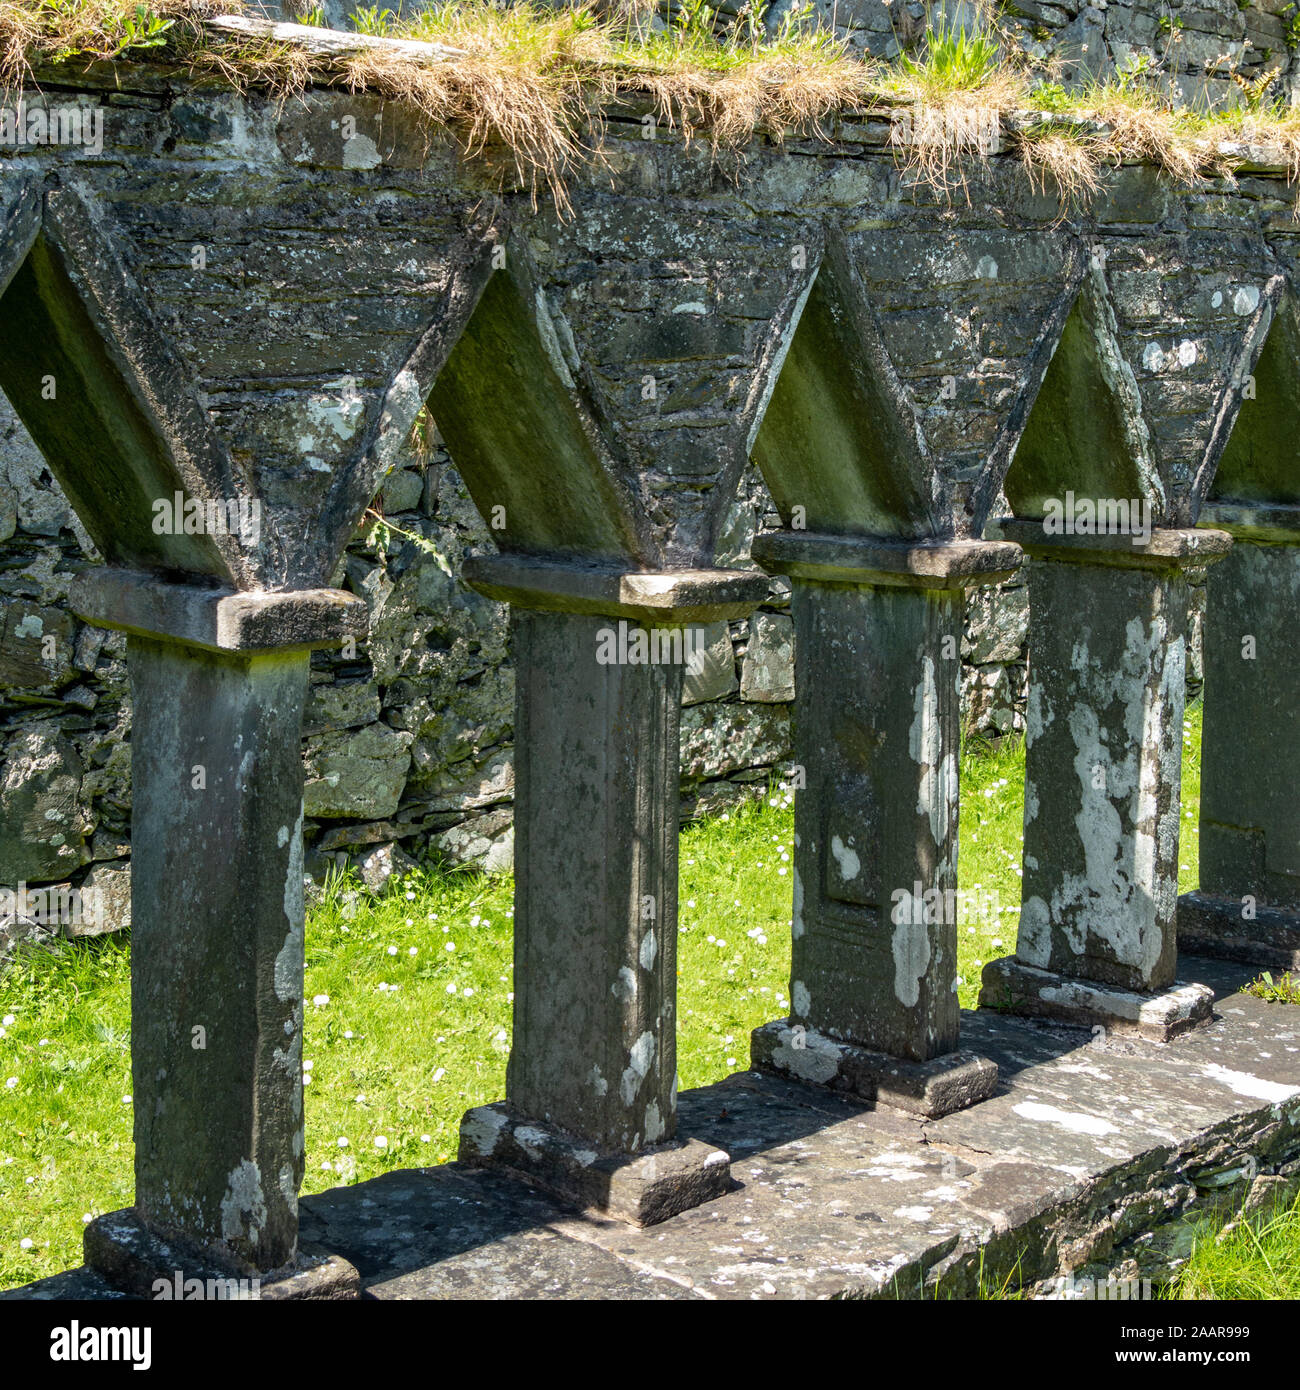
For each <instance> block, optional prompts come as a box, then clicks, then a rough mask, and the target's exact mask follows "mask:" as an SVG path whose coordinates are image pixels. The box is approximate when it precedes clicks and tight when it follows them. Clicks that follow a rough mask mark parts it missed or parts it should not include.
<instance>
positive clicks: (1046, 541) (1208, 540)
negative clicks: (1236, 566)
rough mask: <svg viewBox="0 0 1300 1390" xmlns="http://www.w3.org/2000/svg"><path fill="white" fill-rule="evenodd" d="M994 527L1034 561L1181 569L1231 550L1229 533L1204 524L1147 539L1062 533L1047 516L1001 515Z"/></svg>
mask: <svg viewBox="0 0 1300 1390" xmlns="http://www.w3.org/2000/svg"><path fill="white" fill-rule="evenodd" d="M990 529H991V530H995V531H996V533H997V534H998V535H1000V536H1003V537H1005V538H1006V539H1007V540H1010V541H1015V543H1016V544H1017V545H1019V546H1020V547H1021V548H1022V549H1023V550H1024V552H1025V553H1026V554H1027V555H1031V556H1033V557H1034V558H1035V559H1040V560H1058V561H1062V562H1065V563H1072V564H1082V565H1098V566H1110V567H1112V568H1117V569H1154V570H1177V569H1184V568H1188V567H1191V566H1195V565H1209V564H1213V563H1214V561H1216V560H1222V559H1223V557H1224V556H1225V555H1226V554H1227V553H1228V551H1230V550H1231V549H1232V537H1231V536H1230V535H1228V533H1227V532H1226V531H1214V530H1209V529H1204V528H1200V527H1176V526H1160V527H1153V528H1152V529H1151V532H1150V534H1149V535H1148V537H1147V538H1146V539H1145V540H1143V539H1142V538H1141V537H1139V536H1135V535H1126V534H1117V533H1114V532H1110V533H1106V534H1102V535H1062V534H1060V533H1059V532H1051V531H1048V530H1046V529H1045V522H1044V521H1043V520H1042V519H1039V518H1031V517H1001V518H999V519H998V520H997V521H996V522H991V523H990Z"/></svg>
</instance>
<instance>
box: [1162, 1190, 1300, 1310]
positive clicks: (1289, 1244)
mask: <svg viewBox="0 0 1300 1390" xmlns="http://www.w3.org/2000/svg"><path fill="white" fill-rule="evenodd" d="M1165 1296H1166V1297H1168V1298H1177V1299H1197V1300H1201V1299H1216V1300H1217V1299H1288V1300H1290V1299H1296V1298H1300V1197H1297V1198H1296V1199H1295V1200H1294V1201H1293V1202H1291V1203H1289V1204H1287V1205H1282V1206H1280V1209H1278V1208H1277V1207H1275V1208H1274V1210H1273V1211H1272V1212H1271V1213H1270V1212H1265V1213H1262V1214H1260V1215H1257V1216H1254V1217H1245V1218H1242V1219H1239V1220H1234V1221H1230V1222H1229V1223H1228V1224H1227V1225H1226V1226H1218V1227H1216V1226H1215V1225H1214V1224H1212V1223H1207V1225H1206V1226H1205V1227H1204V1228H1203V1230H1202V1231H1201V1233H1200V1234H1199V1235H1198V1237H1197V1239H1196V1242H1195V1244H1194V1245H1193V1247H1192V1253H1191V1255H1190V1256H1189V1258H1188V1260H1187V1263H1186V1265H1184V1266H1183V1268H1182V1269H1181V1270H1180V1271H1179V1274H1178V1277H1177V1278H1176V1279H1175V1280H1174V1282H1173V1284H1172V1285H1171V1286H1170V1288H1169V1289H1168V1291H1167V1292H1166V1294H1165Z"/></svg>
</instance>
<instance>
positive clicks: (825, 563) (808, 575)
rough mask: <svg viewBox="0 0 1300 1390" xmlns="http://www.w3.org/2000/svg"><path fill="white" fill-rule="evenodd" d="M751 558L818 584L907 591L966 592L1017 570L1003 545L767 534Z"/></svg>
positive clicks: (1011, 548)
mask: <svg viewBox="0 0 1300 1390" xmlns="http://www.w3.org/2000/svg"><path fill="white" fill-rule="evenodd" d="M753 554H754V559H755V560H756V561H757V562H758V563H759V564H760V565H762V566H763V568H764V569H766V570H770V571H771V572H772V573H773V574H785V575H789V576H790V578H792V579H804V580H811V581H813V582H816V583H822V584H854V585H858V586H860V587H873V588H874V587H889V588H900V587H901V588H911V589H966V588H974V587H978V586H980V585H987V584H998V583H1001V582H1002V580H1004V579H1009V578H1010V577H1011V576H1012V575H1013V574H1014V573H1015V572H1016V570H1017V569H1019V568H1020V561H1021V554H1020V547H1019V546H1018V545H1014V544H1012V543H1010V542H1008V541H980V540H911V541H897V540H886V539H883V538H881V537H879V536H830V535H825V534H820V533H816V532H809V531H771V532H768V533H767V534H766V535H761V536H757V537H755V539H754V545H753Z"/></svg>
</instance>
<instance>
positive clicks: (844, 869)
mask: <svg viewBox="0 0 1300 1390" xmlns="http://www.w3.org/2000/svg"><path fill="white" fill-rule="evenodd" d="M831 856H832V857H833V858H834V860H835V862H836V864H838V865H839V869H840V877H841V878H842V879H843V880H844V881H845V882H846V883H847V882H848V881H849V880H850V879H854V878H857V876H858V874H859V873H860V872H861V870H862V861H861V860H860V859H859V858H858V855H857V851H856V850H853V849H851V848H850V847H849V846H848V845H846V844H845V843H844V841H843V840H841V839H840V837H839V836H838V835H832V836H831Z"/></svg>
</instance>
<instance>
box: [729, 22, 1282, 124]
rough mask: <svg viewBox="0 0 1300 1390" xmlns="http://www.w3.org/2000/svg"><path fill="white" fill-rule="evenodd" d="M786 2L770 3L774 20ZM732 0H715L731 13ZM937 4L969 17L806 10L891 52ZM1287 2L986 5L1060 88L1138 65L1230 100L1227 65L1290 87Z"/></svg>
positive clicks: (1198, 94)
mask: <svg viewBox="0 0 1300 1390" xmlns="http://www.w3.org/2000/svg"><path fill="white" fill-rule="evenodd" d="M791 3H793V0H778V3H777V4H775V5H774V6H773V7H772V13H773V15H774V17H775V18H776V19H777V22H779V15H780V13H781V12H782V11H785V10H788V9H789V8H790V6H791ZM739 6H740V0H723V3H722V5H721V6H720V8H721V9H722V10H723V11H724V12H729V13H734V12H735V11H736V10H737V9H738V8H739ZM940 9H947V11H948V12H949V14H950V15H951V17H952V19H953V21H954V22H955V23H958V24H961V23H963V22H965V23H969V22H970V19H969V16H970V14H971V13H972V11H973V9H974V6H972V5H970V4H968V3H965V0H957V2H956V3H952V0H950V3H948V4H947V5H946V6H941V5H926V4H924V3H922V0H907V2H906V3H905V2H904V0H814V11H815V13H817V14H818V15H820V16H821V17H822V19H823V20H824V21H825V23H826V24H827V25H828V26H829V25H832V24H833V25H834V27H835V28H836V30H837V31H838V32H839V33H840V34H842V35H843V36H844V37H845V38H847V39H848V41H849V42H850V43H851V44H852V45H853V47H854V48H855V49H857V50H858V51H860V52H862V53H863V54H871V55H874V56H877V57H885V58H892V57H894V56H896V55H897V54H898V53H899V52H900V51H902V50H903V49H904V48H905V47H908V46H910V45H911V44H913V43H914V41H915V40H916V38H917V37H918V36H919V35H921V34H923V33H924V31H925V25H926V16H927V13H933V12H937V11H939V10H940ZM1295 13H1296V12H1295V7H1294V5H1292V4H1290V3H1289V0H1249V3H1246V4H1238V3H1237V0H1130V2H1127V3H1126V2H1124V0H1007V2H1006V3H1005V4H1002V5H998V6H995V7H994V14H995V16H996V20H997V23H998V25H999V27H1000V28H1001V30H1002V31H1003V33H1004V34H1005V35H1006V36H1007V38H1008V40H1009V41H1010V42H1011V43H1014V44H1016V45H1018V46H1019V47H1020V48H1021V49H1022V50H1023V51H1024V53H1025V54H1026V56H1027V57H1029V58H1030V59H1031V60H1032V61H1033V62H1034V63H1035V64H1036V65H1039V66H1042V67H1043V68H1045V69H1046V68H1049V67H1051V68H1054V69H1055V70H1057V71H1059V79H1058V80H1061V81H1063V82H1065V83H1067V84H1073V83H1080V82H1084V81H1087V80H1089V79H1090V78H1094V77H1095V78H1100V79H1102V80H1104V79H1106V78H1108V77H1112V76H1114V75H1115V73H1116V72H1117V71H1121V72H1122V71H1126V70H1129V69H1131V68H1133V67H1134V66H1135V65H1139V64H1145V65H1146V71H1148V72H1150V73H1152V74H1153V75H1156V76H1158V77H1160V78H1162V79H1163V80H1164V81H1165V82H1166V83H1167V85H1169V86H1172V87H1175V88H1176V89H1177V91H1178V92H1179V94H1180V95H1181V97H1182V98H1183V99H1184V100H1186V101H1196V102H1198V103H1199V104H1203V103H1204V102H1205V100H1206V98H1207V97H1208V99H1209V100H1210V101H1212V102H1216V103H1219V102H1225V101H1229V102H1231V101H1235V99H1236V95H1237V93H1238V90H1239V89H1238V88H1237V87H1236V85H1235V84H1234V83H1233V82H1232V81H1231V79H1230V78H1229V77H1228V71H1229V70H1234V71H1237V72H1240V73H1241V75H1242V76H1243V77H1246V78H1247V79H1249V78H1252V77H1254V76H1257V75H1258V74H1259V73H1260V72H1262V71H1263V70H1264V69H1265V68H1273V69H1279V70H1280V71H1281V72H1282V74H1283V75H1284V79H1285V81H1284V90H1285V91H1286V92H1287V93H1288V94H1289V93H1290V92H1291V91H1292V90H1293V89H1294V68H1295V45H1296V34H1295V33H1294V32H1293V30H1292V28H1291V27H1290V26H1291V24H1292V22H1293V20H1294V18H1295Z"/></svg>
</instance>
